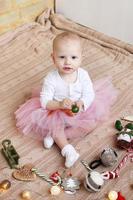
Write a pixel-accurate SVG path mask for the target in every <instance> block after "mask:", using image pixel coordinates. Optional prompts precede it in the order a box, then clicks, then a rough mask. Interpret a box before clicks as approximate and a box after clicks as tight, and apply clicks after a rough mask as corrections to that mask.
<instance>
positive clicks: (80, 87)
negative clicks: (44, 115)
mask: <svg viewBox="0 0 133 200" xmlns="http://www.w3.org/2000/svg"><path fill="white" fill-rule="evenodd" d="M94 97H95V93H94V89H93V85H92V81H91V79H90V77H89V75H88V72H87V71H86V70H84V69H82V68H79V69H78V75H77V80H76V81H75V82H74V83H68V82H66V81H65V80H63V79H62V78H61V76H60V74H59V73H58V70H56V69H55V70H53V71H52V72H50V73H48V75H47V76H46V77H45V78H44V82H43V87H42V91H41V93H40V101H41V106H42V107H43V108H45V107H46V104H47V103H48V101H50V100H56V101H62V100H63V99H64V98H69V99H71V100H72V101H78V100H82V101H83V102H84V110H86V109H87V108H88V107H89V106H90V105H91V103H92V102H93V100H94Z"/></svg>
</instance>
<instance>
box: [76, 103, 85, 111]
mask: <svg viewBox="0 0 133 200" xmlns="http://www.w3.org/2000/svg"><path fill="white" fill-rule="evenodd" d="M76 105H77V107H78V108H79V112H80V111H83V109H84V102H83V101H82V100H79V101H76Z"/></svg>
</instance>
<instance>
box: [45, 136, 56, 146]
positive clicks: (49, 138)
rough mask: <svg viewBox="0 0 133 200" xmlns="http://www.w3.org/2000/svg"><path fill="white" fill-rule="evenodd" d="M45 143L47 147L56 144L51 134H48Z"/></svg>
mask: <svg viewBox="0 0 133 200" xmlns="http://www.w3.org/2000/svg"><path fill="white" fill-rule="evenodd" d="M43 144H44V147H45V148H46V149H50V148H51V147H52V146H53V144H54V140H53V138H52V137H51V136H47V137H45V138H44V140H43Z"/></svg>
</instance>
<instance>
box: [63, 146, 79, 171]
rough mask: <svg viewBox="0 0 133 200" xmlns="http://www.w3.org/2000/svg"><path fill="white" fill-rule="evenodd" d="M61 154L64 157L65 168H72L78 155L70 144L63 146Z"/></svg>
mask: <svg viewBox="0 0 133 200" xmlns="http://www.w3.org/2000/svg"><path fill="white" fill-rule="evenodd" d="M61 154H62V155H63V156H64V157H66V162H65V166H66V167H67V168H69V167H72V166H73V165H74V163H75V162H76V161H77V160H78V158H79V154H78V153H77V152H76V150H75V148H74V147H73V146H72V145H71V144H67V145H66V146H64V147H63V149H62V150H61Z"/></svg>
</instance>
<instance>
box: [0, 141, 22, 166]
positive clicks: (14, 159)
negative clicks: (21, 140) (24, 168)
mask: <svg viewBox="0 0 133 200" xmlns="http://www.w3.org/2000/svg"><path fill="white" fill-rule="evenodd" d="M2 146H3V148H2V149H1V152H2V154H3V156H4V157H5V159H6V160H7V162H8V164H9V166H10V167H11V168H16V166H17V165H18V161H19V158H20V157H19V155H18V153H17V151H16V150H15V148H14V146H13V145H12V144H11V141H10V140H8V139H5V140H3V141H2Z"/></svg>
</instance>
